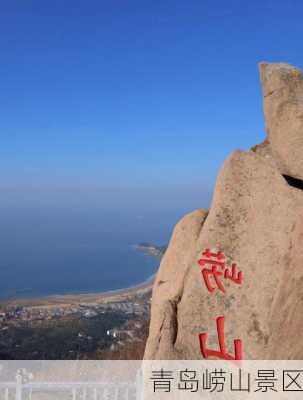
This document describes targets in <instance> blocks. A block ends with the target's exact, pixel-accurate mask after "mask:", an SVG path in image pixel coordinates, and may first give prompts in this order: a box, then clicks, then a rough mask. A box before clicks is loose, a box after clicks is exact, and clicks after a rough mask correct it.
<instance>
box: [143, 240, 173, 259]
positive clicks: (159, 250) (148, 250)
mask: <svg viewBox="0 0 303 400" xmlns="http://www.w3.org/2000/svg"><path fill="white" fill-rule="evenodd" d="M135 249H137V250H139V251H142V252H143V253H144V254H146V255H148V256H152V257H157V258H160V259H161V258H162V257H163V255H164V253H165V251H166V249H167V246H166V245H164V246H157V245H155V244H153V243H150V242H142V243H139V244H136V245H135Z"/></svg>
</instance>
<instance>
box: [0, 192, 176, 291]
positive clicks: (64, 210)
mask: <svg viewBox="0 0 303 400" xmlns="http://www.w3.org/2000/svg"><path fill="white" fill-rule="evenodd" d="M18 193H19V192H16V193H14V195H12V194H11V193H10V195H9V196H8V195H6V193H2V196H1V201H0V221H1V228H0V298H1V299H9V298H26V297H40V296H46V295H56V294H70V293H74V294H76V293H94V292H101V291H108V290H116V289H123V288H127V287H131V286H134V285H137V284H139V283H141V282H144V281H146V280H147V279H149V278H150V277H151V276H152V275H153V274H155V272H156V271H157V270H158V267H159V259H157V258H155V257H152V256H148V255H145V254H143V253H142V252H140V251H138V250H137V249H136V248H135V246H134V245H136V244H138V243H140V242H151V243H153V244H155V245H165V244H167V243H168V240H169V238H170V236H171V232H172V229H173V227H174V225H175V223H176V221H177V220H178V219H179V217H180V216H181V213H182V212H181V211H180V210H179V211H174V212H171V211H170V210H169V208H166V209H163V210H162V209H161V207H160V204H159V207H156V208H152V207H148V206H147V205H148V204H147V205H146V202H145V205H144V206H141V207H140V204H141V203H140V204H139V203H138V204H137V206H136V204H132V202H131V201H130V200H129V199H127V196H126V197H124V198H123V196H122V198H120V199H119V201H118V200H117V199H116V200H115V201H112V202H111V201H107V202H104V201H103V202H102V201H101V200H102V196H101V197H100V195H99V196H97V198H94V196H93V195H92V196H90V197H89V199H88V198H87V196H84V197H83V196H82V197H81V195H79V193H78V192H77V193H75V195H74V197H73V196H71V195H70V194H69V195H67V196H63V198H62V196H61V197H60V196H59V198H58V196H57V197H56V196H54V195H53V194H49V196H48V195H47V193H42V194H41V193H38V194H37V196H33V193H32V195H31V196H27V195H24V193H22V194H20V193H19V194H18ZM105 203H106V204H105ZM133 203H136V202H133Z"/></svg>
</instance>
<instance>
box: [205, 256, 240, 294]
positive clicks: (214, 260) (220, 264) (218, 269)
mask: <svg viewBox="0 0 303 400" xmlns="http://www.w3.org/2000/svg"><path fill="white" fill-rule="evenodd" d="M202 256H204V258H201V259H200V260H199V261H198V263H199V264H200V265H201V267H203V268H201V272H202V276H203V279H204V282H205V285H206V287H207V289H208V291H209V292H211V293H213V292H214V291H215V289H216V288H215V287H214V286H212V284H211V281H210V277H211V276H212V277H213V280H214V283H215V284H216V286H217V288H218V289H219V290H221V292H223V293H225V288H224V285H223V283H222V279H223V278H224V279H229V280H231V281H232V282H234V283H236V284H238V285H240V284H241V283H242V281H243V273H242V272H241V271H240V272H237V265H236V264H232V266H231V271H230V270H229V267H228V266H226V264H225V255H224V253H222V252H221V251H219V252H217V253H214V252H211V251H210V250H209V249H206V250H205V251H204V252H203V253H202ZM206 266H210V267H209V268H206Z"/></svg>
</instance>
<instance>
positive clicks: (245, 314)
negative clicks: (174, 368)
mask: <svg viewBox="0 0 303 400" xmlns="http://www.w3.org/2000/svg"><path fill="white" fill-rule="evenodd" d="M261 78H262V84H263V93H264V111H265V116H266V124H267V129H268V137H267V139H266V140H265V142H264V143H263V144H261V145H258V146H255V147H254V148H253V149H252V150H251V151H249V152H242V151H237V152H234V153H233V154H232V155H231V156H230V157H229V158H228V159H227V161H226V162H225V164H224V166H223V168H222V170H221V172H220V174H219V176H218V179H217V183H216V187H215V192H214V198H213V201H212V205H211V208H210V211H209V213H207V212H206V211H203V210H197V211H194V212H193V213H191V214H189V215H187V216H185V217H184V218H183V219H182V220H181V221H180V222H179V223H178V224H177V226H176V228H175V231H174V234H173V236H172V239H171V241H170V244H169V247H168V250H167V253H166V255H165V257H164V258H163V260H162V263H161V266H160V270H159V272H158V276H157V279H156V282H155V286H154V289H153V301H152V318H151V325H150V335H149V339H148V342H147V346H146V352H145V359H162V360H163V359H202V358H205V356H203V355H202V354H201V348H200V342H199V334H200V333H208V337H207V348H209V349H213V350H218V334H217V328H216V318H218V317H220V316H221V317H222V316H223V317H224V318H225V329H224V333H225V343H226V346H227V350H228V353H229V354H230V355H231V356H233V355H234V340H235V339H241V341H242V345H243V353H244V358H245V359H302V357H303V341H302V340H300V341H298V340H297V337H298V336H297V332H300V331H301V330H302V329H303V318H302V315H303V252H302V243H303V191H302V190H299V189H297V188H294V187H292V186H289V184H288V183H287V182H286V180H285V179H284V177H283V175H282V174H285V175H290V176H293V177H297V178H303V165H302V162H303V117H302V116H303V113H302V111H300V110H303V97H302V93H303V83H302V75H301V73H300V72H299V71H298V70H297V69H295V68H293V67H291V66H288V65H286V64H264V63H263V64H261ZM300 113H301V114H300ZM300 124H301V125H300ZM206 249H211V250H212V252H214V253H217V252H219V251H221V252H222V253H224V254H225V256H226V264H227V265H228V266H230V265H231V264H232V263H236V264H237V268H238V271H239V270H240V271H242V273H243V282H242V283H241V284H237V283H235V282H233V281H232V280H228V279H224V277H222V276H221V277H219V280H220V282H222V283H223V285H224V287H225V293H224V292H223V291H222V290H219V287H218V285H216V284H215V281H214V280H213V276H210V281H211V285H212V287H213V288H214V291H213V292H212V293H211V292H210V291H209V290H208V289H207V286H206V282H205V280H204V278H203V276H202V273H201V270H202V267H201V266H200V265H199V263H198V260H199V259H201V258H203V257H202V253H203V252H204V251H205V250H206ZM204 258H205V257H204ZM207 268H211V267H209V265H207ZM215 358H216V357H215Z"/></svg>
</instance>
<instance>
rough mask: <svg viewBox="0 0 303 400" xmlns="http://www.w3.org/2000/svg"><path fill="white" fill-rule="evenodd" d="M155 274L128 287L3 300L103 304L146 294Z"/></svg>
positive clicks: (36, 303) (15, 303)
mask: <svg viewBox="0 0 303 400" xmlns="http://www.w3.org/2000/svg"><path fill="white" fill-rule="evenodd" d="M154 280H155V275H153V276H151V277H150V278H149V279H148V280H146V281H144V282H142V283H139V284H138V285H134V286H131V287H128V288H123V289H117V290H109V291H104V292H96V293H79V294H77V293H75V294H70V293H69V294H61V295H51V296H43V297H37V298H36V297H33V298H15V299H9V300H3V301H2V302H1V304H2V305H4V306H24V307H35V306H37V307H41V306H42V307H43V306H44V307H53V306H60V307H69V306H72V305H78V304H82V303H83V304H91V303H95V304H101V303H108V302H114V301H121V300H125V299H127V298H129V297H133V296H134V295H138V294H144V293H146V292H148V291H151V290H152V287H153V283H154Z"/></svg>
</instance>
